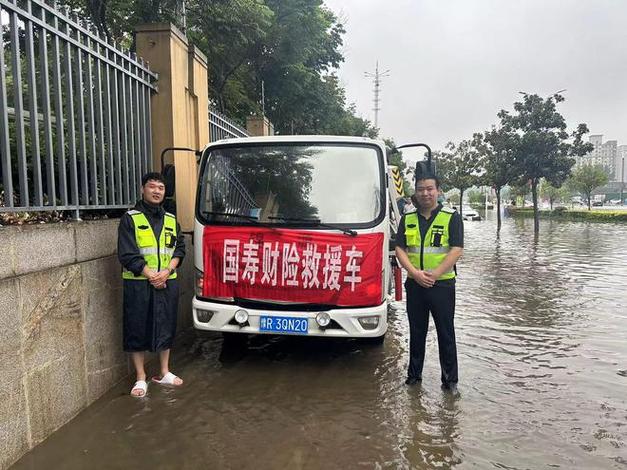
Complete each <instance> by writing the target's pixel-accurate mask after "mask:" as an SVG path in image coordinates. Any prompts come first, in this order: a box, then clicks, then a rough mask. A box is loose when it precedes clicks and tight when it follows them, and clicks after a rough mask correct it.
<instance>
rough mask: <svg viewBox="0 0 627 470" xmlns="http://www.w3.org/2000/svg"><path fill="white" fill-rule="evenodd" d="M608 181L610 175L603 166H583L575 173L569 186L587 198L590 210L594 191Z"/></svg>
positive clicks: (576, 169)
mask: <svg viewBox="0 0 627 470" xmlns="http://www.w3.org/2000/svg"><path fill="white" fill-rule="evenodd" d="M608 181H609V175H608V173H607V170H606V168H604V167H603V166H602V165H581V166H578V167H577V168H575V170H574V171H573V173H572V176H571V178H570V181H569V185H570V187H572V188H573V189H574V190H576V191H578V192H580V193H581V194H583V195H584V196H585V198H586V200H587V201H588V210H590V204H591V202H590V199H591V196H592V191H594V190H595V189H596V188H598V187H599V186H603V185H604V184H607V182H608Z"/></svg>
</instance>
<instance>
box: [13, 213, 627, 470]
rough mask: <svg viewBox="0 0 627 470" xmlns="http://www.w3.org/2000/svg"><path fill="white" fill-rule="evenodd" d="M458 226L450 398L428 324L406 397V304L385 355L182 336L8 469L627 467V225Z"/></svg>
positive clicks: (365, 348) (375, 349)
mask: <svg viewBox="0 0 627 470" xmlns="http://www.w3.org/2000/svg"><path fill="white" fill-rule="evenodd" d="M493 217H494V213H491V214H489V217H488V220H486V221H482V222H466V223H465V226H466V254H465V257H464V258H463V262H462V263H461V264H460V266H459V274H460V277H459V280H458V297H457V299H458V308H457V315H456V326H457V336H458V354H459V367H460V384H459V391H460V395H459V396H456V397H453V396H451V395H450V394H447V393H444V392H443V391H442V390H441V389H440V378H439V377H440V371H439V364H438V358H437V343H436V336H435V329H434V328H433V324H431V328H430V332H429V336H428V340H427V341H428V347H427V358H426V361H425V370H424V373H423V383H422V385H421V386H415V387H412V388H408V387H407V386H405V385H404V383H403V381H404V379H405V370H406V364H407V355H408V327H407V321H406V314H405V310H404V302H396V303H393V304H392V305H391V308H390V329H389V331H388V334H387V336H386V340H385V342H384V344H383V345H382V346H376V345H371V344H363V343H362V342H359V341H335V340H334V341H329V340H322V339H315V338H290V337H279V338H277V337H274V338H268V337H255V338H252V339H251V340H250V341H249V344H248V346H247V347H246V346H244V347H242V345H240V344H237V343H226V344H225V343H223V340H222V337H221V336H219V335H213V334H203V333H194V334H192V335H190V336H189V337H188V338H187V339H186V340H185V344H179V346H178V354H177V355H176V357H175V361H174V365H173V370H174V371H175V372H176V373H178V374H179V375H181V376H182V377H183V378H184V379H185V381H186V384H185V386H184V387H183V388H181V389H177V390H172V389H163V388H159V387H157V386H155V385H151V386H150V388H149V392H148V393H149V397H148V398H146V399H144V400H136V399H131V398H130V397H128V396H127V393H128V389H129V388H130V381H129V382H128V383H123V384H120V385H119V386H118V387H116V388H114V389H113V390H112V391H110V392H109V393H108V394H107V395H105V396H104V397H103V398H102V399H100V400H99V401H97V402H96V403H95V404H94V405H92V406H91V407H90V408H89V409H87V410H85V411H84V412H83V413H81V414H80V415H79V416H78V417H77V418H76V419H75V420H73V421H72V422H71V423H69V424H68V425H66V426H64V427H63V428H62V429H61V430H60V431H58V432H57V433H55V434H54V435H52V436H51V437H50V438H49V439H48V440H47V441H45V442H44V443H43V444H42V445H40V446H39V447H37V448H36V449H34V451H32V452H31V453H29V454H28V455H26V456H25V457H24V458H22V460H20V461H19V462H18V463H17V464H16V465H15V467H14V468H16V469H34V468H44V467H45V468H48V469H51V468H60V469H84V468H92V469H99V468H103V469H104V468H107V469H109V468H148V467H150V468H159V469H160V468H177V469H178V468H186V469H195V468H211V469H214V468H215V469H218V468H233V469H240V468H251V469H253V468H254V469H266V468H267V469H322V468H324V469H334V468H343V469H352V468H451V467H455V468H479V469H483V468H507V469H536V468H549V467H551V468H567V469H573V468H581V469H605V468H608V469H613V468H627V245H626V244H627V225H625V224H623V225H613V224H602V223H581V222H578V223H577V222H554V221H550V220H542V221H541V234H540V237H539V239H538V240H537V242H534V237H533V221H532V220H531V219H526V220H513V219H505V220H504V226H503V229H502V232H501V236H500V237H499V238H497V237H496V231H495V222H494V220H492V218H493Z"/></svg>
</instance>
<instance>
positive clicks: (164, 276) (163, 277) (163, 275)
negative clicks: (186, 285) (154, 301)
mask: <svg viewBox="0 0 627 470" xmlns="http://www.w3.org/2000/svg"><path fill="white" fill-rule="evenodd" d="M169 276H170V271H169V270H168V269H162V270H161V271H159V272H158V273H155V275H154V276H153V277H152V278H148V279H149V280H150V283H151V284H152V285H153V286H154V287H155V289H163V288H165V281H167V280H168V277H169Z"/></svg>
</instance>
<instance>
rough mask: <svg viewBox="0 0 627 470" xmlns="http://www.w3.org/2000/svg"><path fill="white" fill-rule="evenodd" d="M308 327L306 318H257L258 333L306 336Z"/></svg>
mask: <svg viewBox="0 0 627 470" xmlns="http://www.w3.org/2000/svg"><path fill="white" fill-rule="evenodd" d="M308 327H309V322H308V321H307V319H306V318H297V317H270V316H261V317H259V331H272V332H274V333H296V334H300V335H306V334H307V328H308Z"/></svg>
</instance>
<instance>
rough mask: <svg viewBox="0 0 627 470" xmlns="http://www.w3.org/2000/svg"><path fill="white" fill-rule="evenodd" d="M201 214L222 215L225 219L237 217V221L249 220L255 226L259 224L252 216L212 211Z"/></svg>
mask: <svg viewBox="0 0 627 470" xmlns="http://www.w3.org/2000/svg"><path fill="white" fill-rule="evenodd" d="M202 213H203V215H223V216H227V217H237V218H238V219H246V220H250V221H251V222H255V223H257V224H261V222H260V221H259V219H258V218H257V217H254V216H252V215H244V214H232V213H230V212H214V211H202Z"/></svg>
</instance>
